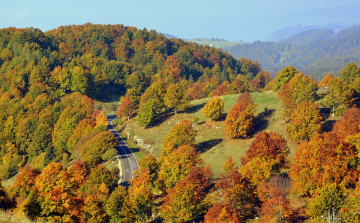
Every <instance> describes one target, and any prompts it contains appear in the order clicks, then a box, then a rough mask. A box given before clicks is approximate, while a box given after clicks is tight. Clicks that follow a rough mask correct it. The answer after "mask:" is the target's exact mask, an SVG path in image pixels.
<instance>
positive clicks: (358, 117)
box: [333, 108, 360, 138]
mask: <svg viewBox="0 0 360 223" xmlns="http://www.w3.org/2000/svg"><path fill="white" fill-rule="evenodd" d="M333 132H334V133H336V134H337V135H339V136H341V137H344V138H345V137H347V136H350V135H355V134H357V133H359V132H360V109H358V108H350V109H348V110H347V111H346V113H345V114H344V115H343V118H342V119H341V120H340V121H337V122H336V123H335V125H334V129H333Z"/></svg>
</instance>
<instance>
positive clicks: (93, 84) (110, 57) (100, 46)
mask: <svg viewBox="0 0 360 223" xmlns="http://www.w3.org/2000/svg"><path fill="white" fill-rule="evenodd" d="M0 52H1V54H0V55H1V57H0V65H1V70H0V86H1V88H0V93H1V102H0V104H1V106H0V107H1V110H0V117H1V118H0V128H1V129H3V131H1V134H0V148H1V155H0V156H1V157H5V156H6V157H8V158H7V159H8V160H7V161H6V162H5V161H3V162H2V164H1V165H0V168H1V169H2V170H3V171H1V178H7V177H9V176H12V175H13V174H15V173H16V172H17V170H18V168H19V166H23V165H25V164H26V163H28V162H30V163H31V162H32V161H33V160H38V159H40V158H39V156H41V157H42V158H41V159H43V160H42V161H41V162H42V163H41V164H39V167H43V166H45V165H47V164H48V163H49V162H51V161H61V160H65V159H68V160H71V159H73V158H74V157H73V153H74V152H75V150H74V149H75V147H76V144H77V141H78V140H79V139H80V137H81V135H83V134H84V131H85V130H84V128H85V129H88V128H89V129H90V128H92V127H94V126H95V125H96V126H97V125H98V123H97V122H96V123H95V120H94V121H92V120H91V118H92V116H93V118H96V117H97V113H96V114H92V113H93V100H92V99H106V98H107V97H108V96H111V95H125V93H126V92H128V94H130V95H131V96H132V97H133V98H135V99H136V98H137V99H136V100H138V101H135V102H134V104H135V107H138V106H139V102H140V96H141V95H142V94H143V93H144V92H145V91H146V89H147V88H148V87H149V86H151V85H152V84H153V83H155V82H157V81H160V80H161V83H162V86H163V87H164V90H165V91H166V88H167V86H171V85H172V84H173V85H174V84H178V83H180V80H183V82H182V85H181V87H186V86H187V85H188V83H189V82H190V83H194V82H196V81H198V80H200V81H198V82H197V83H198V91H200V92H195V93H196V94H197V95H195V93H194V95H193V96H192V97H195V98H201V97H204V96H205V95H206V96H207V95H208V94H209V93H211V92H212V91H213V90H215V89H216V87H217V86H218V85H220V84H221V83H223V82H224V81H227V82H229V81H230V82H232V81H234V80H235V79H236V78H241V77H242V75H241V74H244V75H245V74H246V75H248V77H250V78H254V77H255V75H256V74H257V73H259V72H260V71H261V67H260V65H258V64H255V63H253V62H251V61H247V60H241V61H236V60H235V59H234V58H233V57H232V56H230V55H229V54H227V53H223V52H222V51H221V50H220V49H215V48H211V47H208V46H198V45H196V44H191V43H186V42H184V41H182V40H180V39H171V40H169V39H167V38H165V37H164V36H163V35H158V34H157V33H156V32H155V31H154V30H151V31H147V30H146V29H144V30H138V29H136V28H134V27H124V26H122V25H92V24H86V25H81V26H80V25H78V26H63V27H59V28H58V29H55V30H51V31H48V32H46V33H43V32H42V31H41V30H39V29H34V28H26V29H15V28H7V29H2V30H0ZM238 75H240V76H238ZM210 77H211V79H210ZM243 77H244V78H245V79H246V80H247V81H248V82H249V80H248V79H247V78H246V77H245V76H243ZM244 78H243V79H244ZM238 81H239V80H238ZM248 82H246V84H248ZM206 83H208V84H206ZM246 84H244V85H246ZM179 86H180V85H179ZM199 86H201V87H200V88H199ZM205 86H207V88H206V89H205V90H204V91H205V94H204V93H203V88H204V87H205ZM247 88H249V86H247ZM242 90H244V89H242ZM242 90H240V91H242ZM195 91H196V90H195ZM240 91H239V90H237V92H236V93H239V92H240ZM129 92H130V93H129ZM184 93H185V92H184ZM199 94H200V95H199ZM186 96H187V93H186ZM180 110H181V109H180ZM80 111H81V112H80ZM69 118H70V119H69ZM86 120H87V121H86ZM79 123H81V124H79ZM78 124H79V125H78ZM105 124H106V122H105ZM80 126H82V128H83V130H79V131H80V133H78V132H76V131H75V132H74V130H75V129H79V128H80ZM85 126H86V127H85ZM100 129H101V130H102V131H104V130H106V128H105V129H103V128H100ZM94 131H95V132H96V131H100V130H94ZM74 134H80V135H76V136H75V135H74ZM40 135H41V136H40ZM74 137H75V138H74ZM94 137H95V136H94ZM70 139H71V140H70ZM69 140H70V141H71V142H70V141H69ZM64 157H66V158H64Z"/></svg>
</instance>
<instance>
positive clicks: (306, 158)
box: [289, 133, 359, 195]
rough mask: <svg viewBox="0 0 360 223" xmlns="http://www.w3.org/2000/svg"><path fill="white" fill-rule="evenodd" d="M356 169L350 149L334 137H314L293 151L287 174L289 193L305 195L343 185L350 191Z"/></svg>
mask: <svg viewBox="0 0 360 223" xmlns="http://www.w3.org/2000/svg"><path fill="white" fill-rule="evenodd" d="M357 166H358V161H357V150H356V149H355V147H354V146H353V145H351V144H348V143H346V142H344V141H343V139H342V138H341V137H339V136H338V135H336V134H334V133H324V134H316V135H315V136H314V137H313V138H311V140H310V141H309V142H304V143H302V144H300V145H299V146H298V148H297V149H296V153H295V155H294V157H293V159H292V164H291V167H290V173H289V174H290V177H291V179H292V180H293V186H292V190H293V191H294V192H298V193H300V194H303V195H309V194H313V193H314V192H315V190H316V189H317V188H321V187H322V186H323V185H325V184H331V183H338V184H339V183H342V182H343V183H344V184H345V185H348V187H354V185H355V183H356V182H357V179H358V176H359V171H358V170H357Z"/></svg>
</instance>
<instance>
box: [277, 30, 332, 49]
mask: <svg viewBox="0 0 360 223" xmlns="http://www.w3.org/2000/svg"><path fill="white" fill-rule="evenodd" d="M334 34H335V32H334V31H333V30H331V29H310V30H307V31H304V32H301V33H298V34H296V35H294V36H291V37H289V38H286V39H283V40H280V41H279V42H280V43H290V44H295V45H302V44H306V43H311V42H312V41H314V40H318V39H329V38H330V37H331V36H332V35H334Z"/></svg>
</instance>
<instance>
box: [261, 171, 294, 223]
mask: <svg viewBox="0 0 360 223" xmlns="http://www.w3.org/2000/svg"><path fill="white" fill-rule="evenodd" d="M290 190H291V180H290V179H289V178H288V177H285V176H275V177H272V178H270V179H269V181H267V182H264V183H263V184H262V185H261V186H260V187H259V189H258V191H259V198H260V201H261V202H262V205H261V211H260V216H261V222H288V221H291V219H290V216H291V214H292V212H293V210H292V208H291V206H290V199H289V198H288V195H289V194H290Z"/></svg>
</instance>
